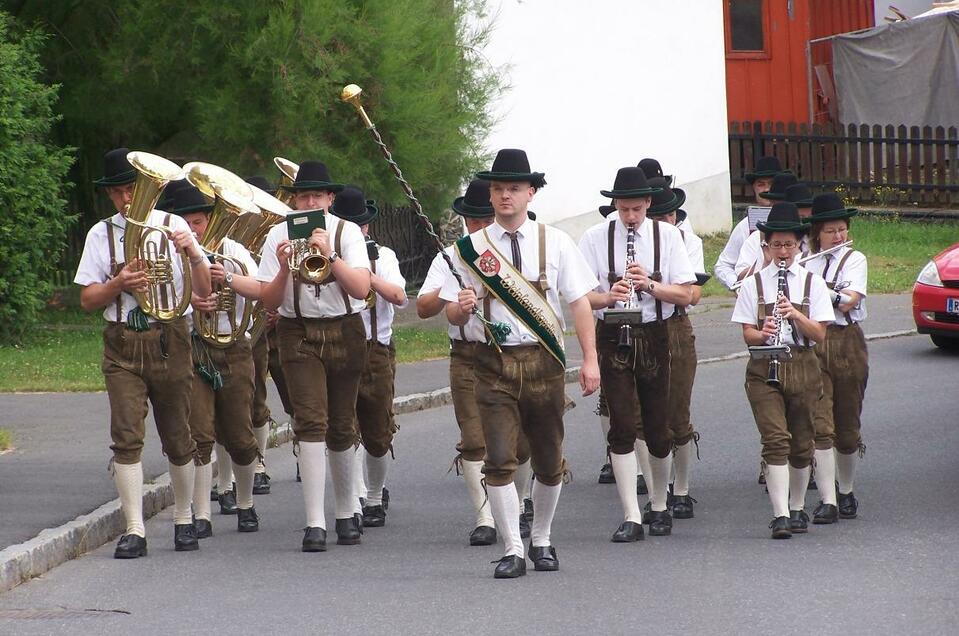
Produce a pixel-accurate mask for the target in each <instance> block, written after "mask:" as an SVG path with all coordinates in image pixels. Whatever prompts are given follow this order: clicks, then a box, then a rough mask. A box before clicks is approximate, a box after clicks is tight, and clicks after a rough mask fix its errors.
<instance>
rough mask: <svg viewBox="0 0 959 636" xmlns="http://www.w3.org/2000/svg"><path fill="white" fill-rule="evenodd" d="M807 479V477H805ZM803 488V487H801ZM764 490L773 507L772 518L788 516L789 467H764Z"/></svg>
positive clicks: (768, 465)
mask: <svg viewBox="0 0 959 636" xmlns="http://www.w3.org/2000/svg"><path fill="white" fill-rule="evenodd" d="M806 477H807V479H808V477H809V475H808V474H807V475H806ZM803 488H805V486H803ZM766 490H768V491H769V502H770V503H771V504H772V505H773V516H774V517H788V516H789V467H788V466H786V465H785V464H784V465H782V466H773V465H771V464H767V465H766Z"/></svg>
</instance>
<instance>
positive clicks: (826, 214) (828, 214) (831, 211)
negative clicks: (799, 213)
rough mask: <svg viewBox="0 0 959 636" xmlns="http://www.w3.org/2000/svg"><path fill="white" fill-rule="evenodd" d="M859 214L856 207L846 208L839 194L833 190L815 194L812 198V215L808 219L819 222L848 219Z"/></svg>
mask: <svg viewBox="0 0 959 636" xmlns="http://www.w3.org/2000/svg"><path fill="white" fill-rule="evenodd" d="M857 214H859V210H857V209H856V208H847V207H846V206H845V205H844V204H843V202H842V199H840V198H839V195H838V194H836V193H835V192H826V193H824V194H817V195H816V196H815V197H813V200H812V216H811V217H809V221H811V222H812V223H821V222H823V221H838V220H840V219H848V218H849V217H851V216H856V215H857Z"/></svg>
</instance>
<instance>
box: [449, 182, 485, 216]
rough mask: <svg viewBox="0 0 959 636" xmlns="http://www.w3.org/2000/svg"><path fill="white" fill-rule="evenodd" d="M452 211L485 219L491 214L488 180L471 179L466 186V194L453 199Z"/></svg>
mask: <svg viewBox="0 0 959 636" xmlns="http://www.w3.org/2000/svg"><path fill="white" fill-rule="evenodd" d="M452 207H453V212H456V213H457V214H459V215H460V216H464V217H466V218H470V219H485V218H488V217H491V216H493V204H492V203H490V200H489V181H484V180H482V179H473V180H472V181H470V184H469V185H468V186H467V187H466V194H464V195H463V196H461V197H456V198H455V199H453V206H452Z"/></svg>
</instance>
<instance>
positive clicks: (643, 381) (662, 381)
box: [596, 219, 673, 458]
mask: <svg viewBox="0 0 959 636" xmlns="http://www.w3.org/2000/svg"><path fill="white" fill-rule="evenodd" d="M649 221H650V222H651V223H652V229H653V272H652V273H651V274H650V278H651V279H653V280H661V279H662V275H661V273H660V242H661V240H660V229H659V223H660V222H659V221H657V220H655V219H649ZM615 234H616V221H615V220H612V221H610V222H609V231H608V233H607V253H608V266H609V267H608V268H609V274H608V281H609V285H610V287H612V286H613V284H614V283H616V281H618V280H619V279H620V278H621V277H620V276H619V275H618V274H617V273H616V271H617V270H616V261H615V249H614V239H615ZM624 275H625V272H624ZM655 303H656V320H655V321H652V322H647V323H644V324H642V325H640V326H634V327H633V329H632V332H633V348H632V351H631V352H630V353H629V355H623V354H621V353H619V351H618V347H617V345H618V344H619V334H620V327H619V325H607V324H606V323H605V322H604V321H602V320H598V321H597V322H596V348H597V351H598V353H599V370H600V383H601V385H602V391H603V396H604V398H605V401H606V406H607V408H608V410H609V435H608V437H607V441H608V442H609V448H610V452H612V453H615V454H617V455H625V454H627V453H631V452H633V451H634V449H635V445H636V440H637V439H639V440H644V439H645V441H646V445H647V446H648V448H649V452H650V453H651V454H652V455H654V456H655V457H659V458H665V457H667V456H668V455H669V453H670V452H671V451H672V449H673V433H672V429H671V427H670V422H669V392H670V356H669V328H668V326H667V323H666V321H665V320H664V319H663V318H664V317H663V306H662V302H661V301H659V300H658V299H657V300H656V301H655Z"/></svg>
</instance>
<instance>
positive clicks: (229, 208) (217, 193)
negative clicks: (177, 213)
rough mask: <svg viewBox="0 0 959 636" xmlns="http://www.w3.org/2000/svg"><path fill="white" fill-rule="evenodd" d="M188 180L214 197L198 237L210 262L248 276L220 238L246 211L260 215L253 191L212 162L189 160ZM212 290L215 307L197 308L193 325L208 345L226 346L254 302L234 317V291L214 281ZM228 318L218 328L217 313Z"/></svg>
mask: <svg viewBox="0 0 959 636" xmlns="http://www.w3.org/2000/svg"><path fill="white" fill-rule="evenodd" d="M184 169H185V170H186V172H187V174H186V178H187V180H188V181H189V182H190V183H191V184H193V185H194V186H196V188H197V189H198V190H200V192H202V193H203V194H204V196H206V197H207V198H210V199H212V200H213V211H212V212H210V219H209V222H208V223H207V227H206V231H205V232H204V233H203V237H202V238H201V239H200V247H201V248H202V249H203V251H204V252H206V253H207V254H208V255H209V258H210V261H211V262H213V263H220V264H223V265H225V264H226V263H229V264H230V267H231V269H232V270H233V271H234V272H235V273H237V274H240V275H241V276H248V275H249V272H248V271H247V269H246V266H245V265H244V264H243V262H242V261H240V260H238V259H235V258H233V257H231V256H226V255H224V254H221V253H220V248H221V246H222V244H223V239H224V238H226V237H227V235H228V234H229V232H230V230H231V229H232V228H233V225H234V224H235V223H236V222H237V220H238V219H239V218H240V217H241V216H243V215H247V214H254V215H256V214H259V209H258V208H257V207H256V206H255V205H253V192H252V190H251V189H250V186H249V184H247V183H246V182H245V181H243V180H242V179H240V178H239V177H237V176H236V175H234V174H233V173H232V172H230V171H229V170H224V169H223V168H220V167H218V166H214V165H212V164H206V163H201V162H193V163H188V164H187V165H186V166H184ZM213 293H214V294H216V308H215V309H214V310H213V311H209V312H207V311H198V312H196V314H195V315H194V317H193V327H194V329H195V330H196V332H197V334H198V335H199V336H200V337H201V338H202V339H203V340H204V341H205V342H207V343H208V344H210V345H212V346H214V347H228V346H230V345H232V344H233V343H234V342H236V341H237V340H238V339H240V338H242V337H243V334H244V333H245V332H246V330H247V327H249V325H250V320H251V317H252V314H253V303H250V302H246V303H244V305H243V314H242V316H241V317H240V318H239V320H238V319H237V315H236V292H235V291H234V290H232V289H230V288H229V287H226V286H224V285H221V284H214V286H213ZM221 315H222V316H224V317H226V319H227V322H228V324H229V328H228V329H226V330H224V331H222V332H221V330H220V316H221Z"/></svg>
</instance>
